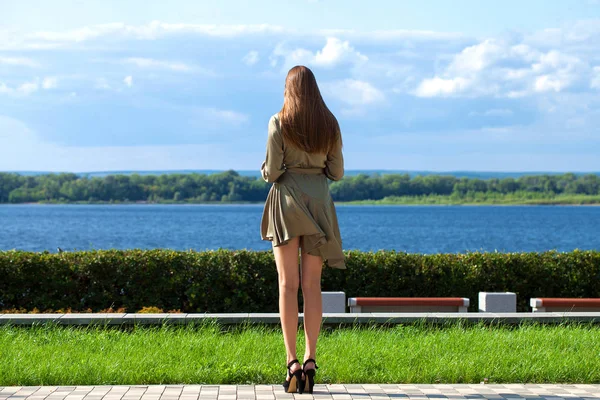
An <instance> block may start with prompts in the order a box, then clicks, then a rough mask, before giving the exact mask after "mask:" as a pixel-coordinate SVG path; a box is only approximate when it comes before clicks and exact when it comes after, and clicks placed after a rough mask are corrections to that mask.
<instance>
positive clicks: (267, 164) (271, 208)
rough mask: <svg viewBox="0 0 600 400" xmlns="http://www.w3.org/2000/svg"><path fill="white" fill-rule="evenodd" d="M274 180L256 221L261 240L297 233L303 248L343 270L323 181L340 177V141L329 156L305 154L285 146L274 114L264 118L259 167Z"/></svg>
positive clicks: (283, 239) (277, 241) (284, 239)
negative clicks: (264, 142) (263, 152)
mask: <svg viewBox="0 0 600 400" xmlns="http://www.w3.org/2000/svg"><path fill="white" fill-rule="evenodd" d="M260 170H261V173H262V177H263V179H264V180H265V181H267V182H273V185H272V186H271V189H270V190H269V194H268V196H267V201H266V202H265V208H264V210H263V215H262V220H261V236H262V240H270V241H272V242H273V246H282V245H285V244H287V243H288V241H289V240H290V239H292V238H294V237H296V236H299V237H300V239H299V240H300V247H301V248H302V251H304V252H307V253H308V254H312V255H315V256H320V257H322V258H323V260H324V261H325V260H326V261H327V264H326V265H328V266H329V267H332V268H338V269H346V264H345V261H344V253H343V252H342V238H341V236H340V229H339V226H338V220H337V215H336V211H335V206H334V204H333V200H332V198H331V194H330V193H329V186H328V184H327V183H328V181H327V179H328V178H329V179H331V180H334V181H337V180H340V179H342V176H344V158H343V156H342V147H341V143H340V144H339V145H336V146H335V148H334V149H333V150H332V151H330V152H329V154H327V155H325V154H310V153H307V152H305V151H302V150H300V149H298V148H296V147H294V146H287V145H286V143H284V141H283V138H282V136H281V129H280V125H279V116H278V114H275V115H273V116H272V117H271V119H270V120H269V129H268V138H267V154H266V157H265V161H264V162H263V163H262V166H261V168H260Z"/></svg>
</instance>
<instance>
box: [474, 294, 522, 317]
mask: <svg viewBox="0 0 600 400" xmlns="http://www.w3.org/2000/svg"><path fill="white" fill-rule="evenodd" d="M479 311H483V312H517V295H516V293H513V292H479Z"/></svg>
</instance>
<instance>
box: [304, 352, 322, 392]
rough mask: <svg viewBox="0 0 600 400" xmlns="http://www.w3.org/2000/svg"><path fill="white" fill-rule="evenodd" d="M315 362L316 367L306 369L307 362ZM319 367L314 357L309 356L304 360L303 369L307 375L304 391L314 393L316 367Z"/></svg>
mask: <svg viewBox="0 0 600 400" xmlns="http://www.w3.org/2000/svg"><path fill="white" fill-rule="evenodd" d="M311 361H312V362H314V363H315V368H311V369H304V367H306V364H308V363H309V362H311ZM316 368H319V367H317V362H316V361H315V360H314V359H313V358H309V359H308V360H306V361H304V364H302V371H304V376H305V380H304V382H303V383H304V388H303V389H304V390H303V392H306V393H312V392H313V386H315V373H316V371H315V369H316Z"/></svg>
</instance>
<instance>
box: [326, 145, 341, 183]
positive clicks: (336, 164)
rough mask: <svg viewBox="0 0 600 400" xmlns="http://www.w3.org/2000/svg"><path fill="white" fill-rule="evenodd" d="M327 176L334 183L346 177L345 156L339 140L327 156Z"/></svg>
mask: <svg viewBox="0 0 600 400" xmlns="http://www.w3.org/2000/svg"><path fill="white" fill-rule="evenodd" d="M325 175H326V176H327V177H328V178H329V179H331V180H333V181H339V180H340V179H342V177H343V176H344V156H343V155H342V143H341V141H339V140H338V142H337V143H336V145H335V146H334V147H333V149H332V150H330V151H329V153H328V154H327V161H325Z"/></svg>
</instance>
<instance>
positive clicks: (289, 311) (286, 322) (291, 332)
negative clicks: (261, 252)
mask: <svg viewBox="0 0 600 400" xmlns="http://www.w3.org/2000/svg"><path fill="white" fill-rule="evenodd" d="M298 245H299V238H298V237H295V238H293V239H291V240H290V241H289V242H288V244H285V245H283V246H277V247H275V246H273V254H274V255H275V264H276V265H277V273H278V275H279V315H280V319H281V327H282V330H283V341H284V343H285V349H286V353H287V361H286V364H287V363H289V362H290V361H292V360H293V359H295V358H296V336H297V333H298V287H299V281H300V277H299V271H298ZM300 368H302V366H301V365H300V364H297V363H295V364H294V365H292V367H291V368H290V369H291V371H292V372H294V371H297V370H298V369H300ZM286 376H287V375H286ZM286 380H289V377H287V378H286Z"/></svg>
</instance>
